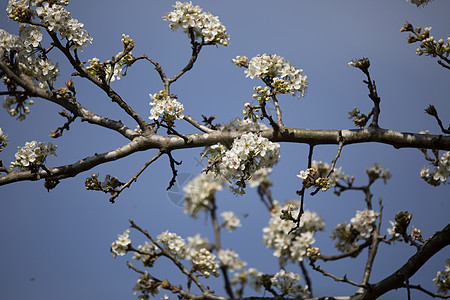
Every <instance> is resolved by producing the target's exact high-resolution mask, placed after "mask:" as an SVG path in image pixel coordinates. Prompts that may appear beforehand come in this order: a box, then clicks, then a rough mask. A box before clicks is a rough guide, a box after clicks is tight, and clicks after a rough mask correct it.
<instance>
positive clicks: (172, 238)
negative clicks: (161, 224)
mask: <svg viewBox="0 0 450 300" xmlns="http://www.w3.org/2000/svg"><path fill="white" fill-rule="evenodd" d="M157 241H158V243H160V244H162V245H163V246H164V247H165V248H166V249H167V250H169V251H170V252H171V253H172V254H173V255H175V256H177V257H178V258H181V259H184V258H185V257H186V255H187V254H188V253H187V252H188V250H189V249H188V247H187V246H186V242H185V241H184V239H183V238H182V237H180V236H179V235H177V234H176V233H171V232H169V231H165V232H163V233H161V234H160V235H158V237H157Z"/></svg>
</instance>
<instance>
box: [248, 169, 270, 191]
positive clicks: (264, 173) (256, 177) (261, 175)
mask: <svg viewBox="0 0 450 300" xmlns="http://www.w3.org/2000/svg"><path fill="white" fill-rule="evenodd" d="M270 173H272V168H262V169H259V170H258V171H256V172H255V173H253V175H252V176H251V177H250V178H249V179H248V185H250V187H252V188H253V187H257V186H259V185H260V184H264V185H265V186H270V185H272V182H271V181H270V180H269V177H268V175H269V174H270Z"/></svg>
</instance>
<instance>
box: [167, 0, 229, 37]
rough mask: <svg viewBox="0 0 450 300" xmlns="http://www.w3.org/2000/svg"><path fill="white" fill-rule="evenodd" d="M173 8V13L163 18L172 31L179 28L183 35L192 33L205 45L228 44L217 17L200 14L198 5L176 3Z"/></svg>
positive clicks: (224, 31)
mask: <svg viewBox="0 0 450 300" xmlns="http://www.w3.org/2000/svg"><path fill="white" fill-rule="evenodd" d="M173 7H174V10H173V11H171V12H168V13H166V15H165V16H163V20H165V21H169V26H170V28H172V30H174V31H175V30H178V28H180V27H181V28H182V29H183V31H184V32H185V33H188V34H189V33H190V32H192V33H193V34H194V38H195V39H201V40H202V42H204V43H205V44H211V45H215V44H220V45H224V46H227V45H228V44H229V39H230V36H229V35H228V34H227V30H226V28H225V26H224V25H223V24H222V22H220V20H219V18H218V17H217V16H213V15H212V14H210V13H207V12H202V9H201V8H200V7H199V6H198V5H196V6H194V5H192V2H183V3H182V2H179V1H177V2H176V4H175V5H173Z"/></svg>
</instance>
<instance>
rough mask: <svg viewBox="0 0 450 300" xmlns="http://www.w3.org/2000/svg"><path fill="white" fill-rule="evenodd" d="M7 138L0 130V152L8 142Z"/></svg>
mask: <svg viewBox="0 0 450 300" xmlns="http://www.w3.org/2000/svg"><path fill="white" fill-rule="evenodd" d="M7 137H8V135H7V134H5V133H3V130H2V129H1V128H0V152H2V151H3V149H5V147H6V144H7V143H8V140H6V138H7Z"/></svg>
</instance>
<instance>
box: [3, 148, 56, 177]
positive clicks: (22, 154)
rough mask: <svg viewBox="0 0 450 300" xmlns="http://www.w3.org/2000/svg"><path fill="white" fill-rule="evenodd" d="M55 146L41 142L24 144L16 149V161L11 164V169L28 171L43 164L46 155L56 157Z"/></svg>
mask: <svg viewBox="0 0 450 300" xmlns="http://www.w3.org/2000/svg"><path fill="white" fill-rule="evenodd" d="M56 148H57V146H56V145H53V144H52V143H50V142H49V143H43V142H36V141H32V142H26V143H25V146H24V147H17V149H18V150H17V152H16V154H15V158H16V161H14V162H12V163H11V169H12V168H15V167H17V168H19V169H20V170H28V169H30V168H32V167H35V166H36V165H38V164H44V163H45V160H46V159H47V156H48V155H55V156H56Z"/></svg>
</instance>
